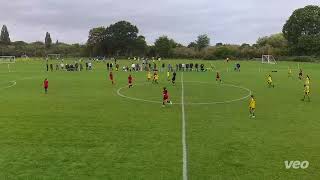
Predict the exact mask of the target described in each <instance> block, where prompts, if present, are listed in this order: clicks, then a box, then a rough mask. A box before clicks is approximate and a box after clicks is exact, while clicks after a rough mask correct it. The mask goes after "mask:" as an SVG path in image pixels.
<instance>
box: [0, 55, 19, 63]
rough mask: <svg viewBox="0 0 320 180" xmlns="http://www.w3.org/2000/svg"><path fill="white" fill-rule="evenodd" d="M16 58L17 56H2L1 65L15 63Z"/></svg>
mask: <svg viewBox="0 0 320 180" xmlns="http://www.w3.org/2000/svg"><path fill="white" fill-rule="evenodd" d="M15 62H16V57H15V56H0V64H8V63H15Z"/></svg>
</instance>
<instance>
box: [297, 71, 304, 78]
mask: <svg viewBox="0 0 320 180" xmlns="http://www.w3.org/2000/svg"><path fill="white" fill-rule="evenodd" d="M302 77H303V73H302V69H300V72H299V77H298V78H299V79H300V80H302Z"/></svg>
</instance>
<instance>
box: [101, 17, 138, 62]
mask: <svg viewBox="0 0 320 180" xmlns="http://www.w3.org/2000/svg"><path fill="white" fill-rule="evenodd" d="M138 33H139V29H138V28H137V26H134V25H132V24H131V23H130V22H127V21H119V22H117V23H115V24H111V25H110V26H109V27H107V28H106V43H107V48H108V49H109V51H111V52H115V53H116V54H117V55H120V54H122V55H126V56H128V55H130V54H131V53H132V51H133V49H134V46H135V43H136V40H137V38H138Z"/></svg>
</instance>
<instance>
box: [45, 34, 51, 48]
mask: <svg viewBox="0 0 320 180" xmlns="http://www.w3.org/2000/svg"><path fill="white" fill-rule="evenodd" d="M44 44H45V46H46V48H50V47H51V44H52V39H51V36H50V33H49V32H47V33H46V37H45V39H44Z"/></svg>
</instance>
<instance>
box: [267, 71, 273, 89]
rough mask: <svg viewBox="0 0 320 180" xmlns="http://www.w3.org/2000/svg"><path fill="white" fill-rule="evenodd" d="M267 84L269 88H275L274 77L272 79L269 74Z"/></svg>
mask: <svg viewBox="0 0 320 180" xmlns="http://www.w3.org/2000/svg"><path fill="white" fill-rule="evenodd" d="M267 83H268V86H269V87H273V88H274V84H273V83H272V77H271V75H270V74H269V76H268V79H267Z"/></svg>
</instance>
